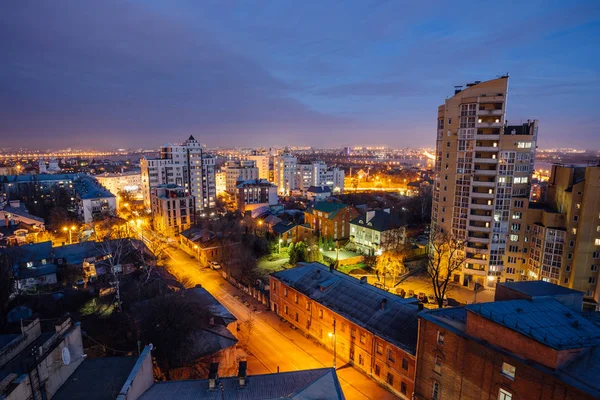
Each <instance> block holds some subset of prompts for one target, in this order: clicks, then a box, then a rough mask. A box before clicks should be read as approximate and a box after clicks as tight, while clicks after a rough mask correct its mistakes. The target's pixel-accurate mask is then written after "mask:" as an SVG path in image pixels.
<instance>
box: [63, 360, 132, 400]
mask: <svg viewBox="0 0 600 400" xmlns="http://www.w3.org/2000/svg"><path fill="white" fill-rule="evenodd" d="M136 361H137V357H102V358H91V359H87V360H84V361H83V362H82V363H81V365H80V366H79V367H77V369H76V370H75V372H74V373H73V374H72V375H71V376H70V377H69V379H67V381H66V382H65V383H64V384H63V385H62V386H61V388H60V389H59V390H58V392H57V393H56V394H55V395H54V397H52V399H53V400H113V399H115V398H116V397H117V396H118V395H119V391H120V390H121V387H122V386H123V384H124V383H125V381H126V380H127V377H128V376H129V374H130V372H131V370H132V369H133V366H134V365H135V363H136Z"/></svg>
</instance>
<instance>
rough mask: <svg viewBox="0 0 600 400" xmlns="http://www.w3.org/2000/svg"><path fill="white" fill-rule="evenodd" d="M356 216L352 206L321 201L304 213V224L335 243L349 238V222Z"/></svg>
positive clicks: (356, 213) (356, 212)
mask: <svg viewBox="0 0 600 400" xmlns="http://www.w3.org/2000/svg"><path fill="white" fill-rule="evenodd" d="M358 215H359V212H358V211H357V210H356V208H354V207H353V206H349V205H347V204H342V203H333V202H329V201H322V202H319V203H315V204H314V205H313V206H312V207H310V208H308V209H307V210H306V211H305V212H304V222H306V223H307V224H308V225H309V226H310V228H311V229H312V230H314V231H315V232H318V234H319V235H320V236H322V237H323V238H325V239H333V240H336V241H337V240H344V239H348V238H349V237H350V221H351V220H353V219H354V218H356V217H357V216H358Z"/></svg>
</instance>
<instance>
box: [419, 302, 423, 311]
mask: <svg viewBox="0 0 600 400" xmlns="http://www.w3.org/2000/svg"><path fill="white" fill-rule="evenodd" d="M418 306H419V311H421V310H423V303H421V302H419V305H418Z"/></svg>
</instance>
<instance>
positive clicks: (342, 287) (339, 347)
mask: <svg viewBox="0 0 600 400" xmlns="http://www.w3.org/2000/svg"><path fill="white" fill-rule="evenodd" d="M270 285H271V309H272V311H274V312H275V313H276V314H278V315H280V316H281V317H283V318H285V319H286V320H287V321H289V322H290V323H292V324H293V325H295V326H296V327H297V328H298V329H300V330H301V331H302V332H304V333H306V334H309V335H311V336H312V337H314V338H316V339H317V340H318V341H319V342H321V343H322V344H323V345H324V346H326V347H327V348H328V349H330V350H332V351H333V350H334V348H335V352H336V359H337V366H338V367H340V366H342V365H343V364H345V363H349V364H350V365H352V366H354V368H356V369H358V370H359V371H361V372H363V373H365V374H366V375H368V376H369V377H371V378H372V379H374V380H375V381H377V382H379V383H380V384H381V385H383V386H385V387H387V388H388V389H390V390H392V391H393V392H394V393H395V394H396V395H398V396H400V398H402V399H410V398H411V396H412V393H413V386H414V374H415V354H416V353H415V351H416V343H417V321H418V318H417V314H418V312H419V307H418V305H417V304H416V302H415V300H414V299H403V298H401V297H398V296H395V295H393V294H391V293H388V292H386V291H383V290H380V289H377V288H375V287H374V286H371V285H369V284H367V283H366V281H359V280H357V279H355V278H353V277H351V276H349V275H346V274H343V273H340V272H338V271H335V270H333V269H330V268H328V267H325V266H324V265H322V264H319V263H310V264H300V265H299V266H297V267H295V268H291V269H288V270H285V271H280V272H276V273H274V274H272V275H271V279H270Z"/></svg>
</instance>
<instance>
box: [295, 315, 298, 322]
mask: <svg viewBox="0 0 600 400" xmlns="http://www.w3.org/2000/svg"><path fill="white" fill-rule="evenodd" d="M295 320H296V322H298V313H296V317H295Z"/></svg>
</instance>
